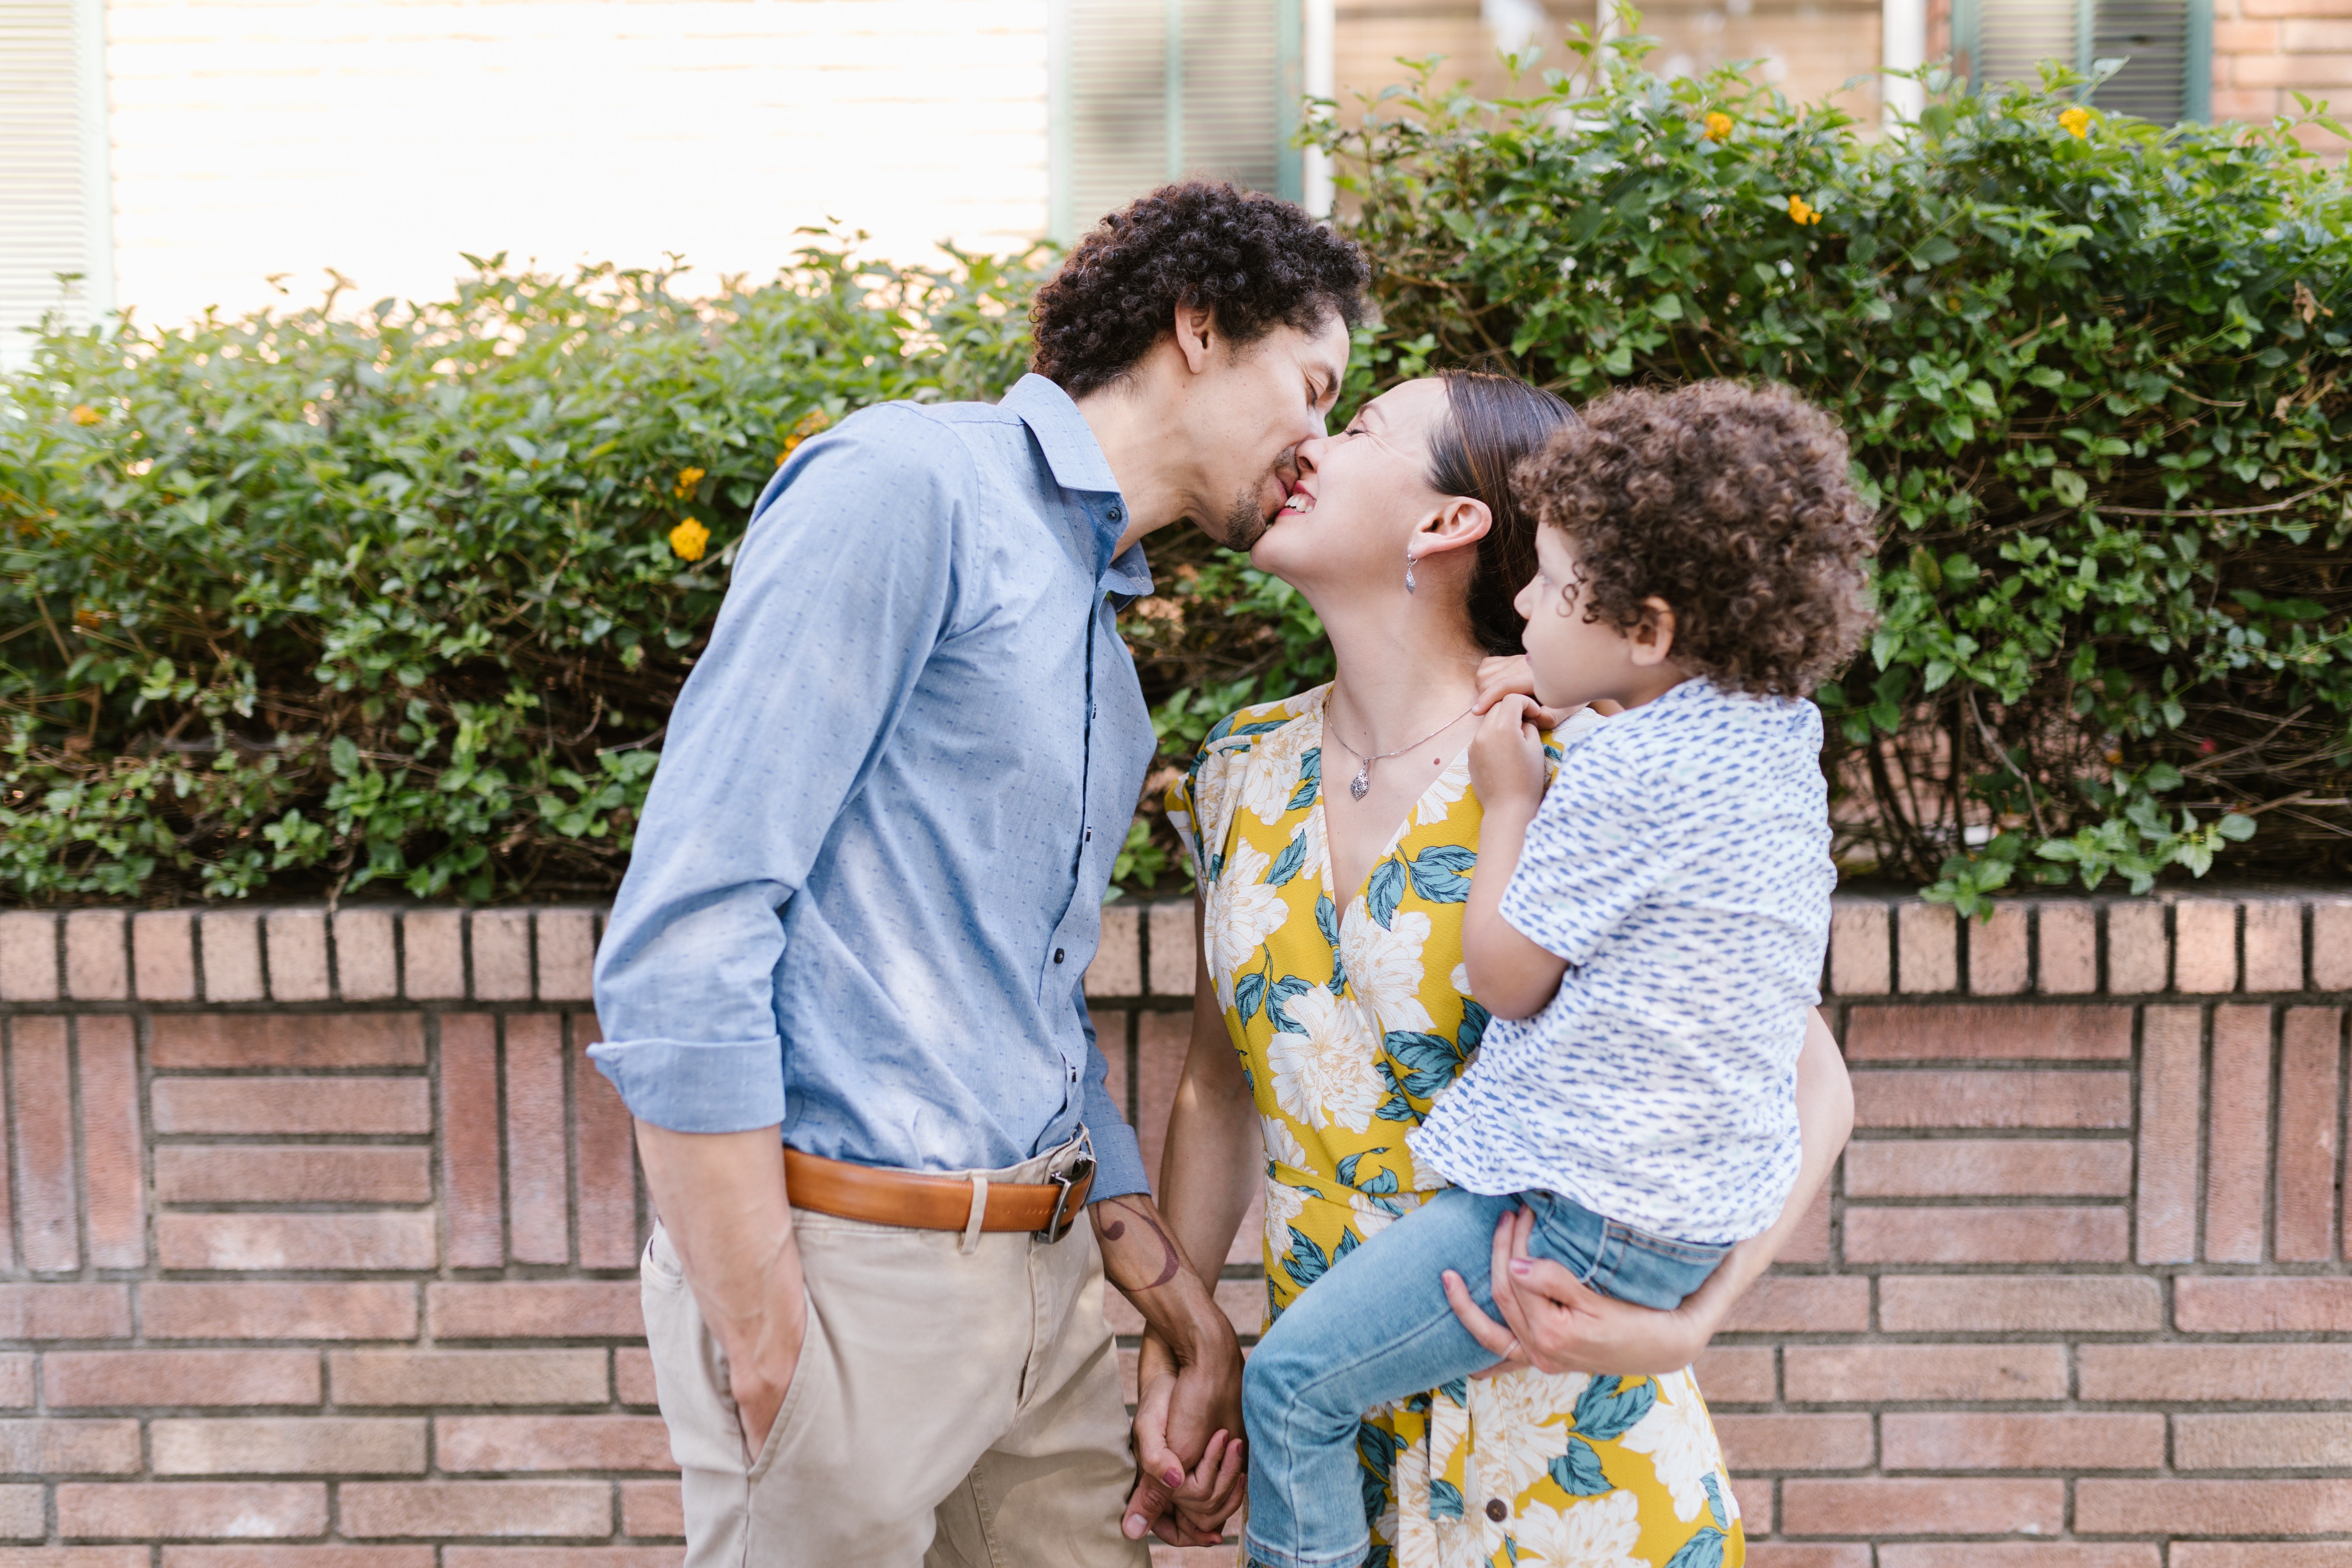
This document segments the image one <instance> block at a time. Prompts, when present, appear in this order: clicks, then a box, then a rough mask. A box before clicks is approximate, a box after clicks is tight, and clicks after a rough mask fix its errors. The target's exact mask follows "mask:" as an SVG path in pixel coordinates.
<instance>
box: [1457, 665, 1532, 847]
mask: <svg viewBox="0 0 2352 1568" xmlns="http://www.w3.org/2000/svg"><path fill="white" fill-rule="evenodd" d="M1489 662H1490V663H1491V662H1493V661H1491V660H1490V661H1489ZM1544 721H1546V716H1545V713H1544V710H1542V709H1540V708H1538V707H1537V706H1536V704H1535V700H1534V699H1533V698H1530V697H1524V696H1521V695H1519V694H1517V693H1516V692H1512V693H1506V694H1504V695H1502V696H1500V697H1498V698H1496V701H1495V704H1494V706H1493V707H1492V708H1490V709H1488V710H1487V711H1486V718H1484V719H1482V720H1480V721H1479V723H1478V729H1477V731H1476V732H1475V734H1473V735H1472V736H1471V738H1470V787H1471V788H1473V789H1475V790H1476V791H1477V792H1478V801H1479V804H1480V805H1482V806H1483V807H1485V809H1486V813H1487V815H1488V816H1495V815H1497V814H1508V815H1511V816H1517V817H1518V818H1519V819H1520V820H1521V821H1525V820H1526V819H1527V818H1528V817H1531V816H1534V815H1535V813H1536V807H1537V805H1539V804H1540V803H1541V802H1542V800H1543V793H1544V748H1543V740H1542V738H1541V736H1540V734H1539V733H1538V730H1537V728H1536V727H1537V725H1538V723H1542V722H1544Z"/></svg>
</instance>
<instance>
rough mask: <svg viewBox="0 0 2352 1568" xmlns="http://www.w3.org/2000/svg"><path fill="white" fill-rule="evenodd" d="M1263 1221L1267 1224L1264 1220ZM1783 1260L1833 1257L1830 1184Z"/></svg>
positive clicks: (1817, 1195)
mask: <svg viewBox="0 0 2352 1568" xmlns="http://www.w3.org/2000/svg"><path fill="white" fill-rule="evenodd" d="M1261 1223H1263V1222H1262V1221H1261ZM1829 1260H1830V1191H1829V1188H1828V1187H1827V1186H1823V1187H1822V1190H1821V1191H1820V1192H1818V1193H1815V1194H1813V1201H1812V1205H1811V1207H1809V1208H1807V1209H1806V1210H1805V1213H1804V1216H1803V1217H1802V1218H1801V1219H1800V1220H1798V1221H1797V1223H1796V1226H1794V1228H1792V1229H1791V1230H1790V1232H1789V1239H1788V1240H1787V1241H1786V1242H1784V1243H1783V1244H1782V1245H1781V1247H1780V1261H1781V1262H1782V1263H1827V1262H1828V1261H1829Z"/></svg>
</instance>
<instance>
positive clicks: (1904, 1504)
mask: <svg viewBox="0 0 2352 1568" xmlns="http://www.w3.org/2000/svg"><path fill="white" fill-rule="evenodd" d="M2065 1516H2066V1483H2065V1482H2063V1481H2057V1480H2046V1481H2045V1480H1952V1479H1932V1480H1882V1479H1855V1480H1790V1481H1783V1482H1782V1483H1781V1484H1780V1527H1781V1528H1782V1529H1783V1530H1785V1531H1788V1532H1789V1533H1790V1534H1791V1535H1868V1536H1874V1537H1876V1536H1887V1535H2014V1534H2017V1533H2019V1532H2020V1531H2024V1532H2028V1533H2032V1534H2035V1535H2055V1534H2057V1533H2058V1532H2059V1531H2061V1530H2063V1529H2064V1528H2065V1522H2066V1519H2065Z"/></svg>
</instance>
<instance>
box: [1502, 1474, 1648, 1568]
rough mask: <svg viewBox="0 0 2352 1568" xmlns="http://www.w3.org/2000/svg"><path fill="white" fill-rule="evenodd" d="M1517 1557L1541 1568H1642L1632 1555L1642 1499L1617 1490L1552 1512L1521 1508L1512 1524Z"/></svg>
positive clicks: (1639, 1531)
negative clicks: (1542, 1565)
mask: <svg viewBox="0 0 2352 1568" xmlns="http://www.w3.org/2000/svg"><path fill="white" fill-rule="evenodd" d="M1510 1530H1511V1539H1512V1540H1513V1541H1515V1542H1517V1543H1518V1548H1519V1561H1520V1562H1522V1563H1542V1564H1544V1568H1647V1564H1645V1563H1643V1561H1642V1560H1641V1559H1640V1558H1638V1557H1636V1556H1634V1555H1633V1548H1634V1547H1635V1546H1637V1545H1639V1544H1640V1542H1641V1540H1642V1500H1641V1499H1640V1498H1639V1497H1638V1496H1636V1495H1635V1494H1633V1492H1630V1491H1624V1490H1622V1489H1621V1490H1618V1491H1613V1492H1610V1493H1607V1494H1606V1495H1604V1496H1601V1497H1597V1498H1594V1499H1593V1500H1591V1501H1590V1502H1577V1503H1570V1504H1569V1505H1568V1507H1566V1508H1564V1509H1560V1510H1558V1511H1557V1512H1555V1511H1554V1510H1553V1509H1552V1508H1551V1505H1550V1504H1549V1503H1538V1504H1537V1505H1536V1506H1535V1507H1533V1508H1530V1509H1528V1510H1525V1511H1524V1512H1522V1513H1521V1514H1520V1515H1519V1517H1518V1519H1517V1520H1516V1521H1513V1523H1512V1525H1511V1527H1510Z"/></svg>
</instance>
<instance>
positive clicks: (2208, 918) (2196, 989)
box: [2172, 899, 2238, 995]
mask: <svg viewBox="0 0 2352 1568" xmlns="http://www.w3.org/2000/svg"><path fill="white" fill-rule="evenodd" d="M2172 984H2173V988H2174V989H2175V990H2177V991H2185V992H2189V993H2191V994H2204V995H2212V994H2218V993H2220V992H2224V991H2235V990H2236V989H2237V988H2238V906H2237V905H2236V904H2235V903H2233V902H2231V901H2230V900H2226V899H2183V900H2180V901H2179V903H2177V904H2175V905H2174V906H2173V908H2172Z"/></svg>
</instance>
